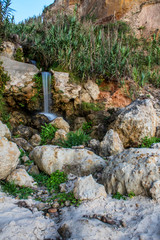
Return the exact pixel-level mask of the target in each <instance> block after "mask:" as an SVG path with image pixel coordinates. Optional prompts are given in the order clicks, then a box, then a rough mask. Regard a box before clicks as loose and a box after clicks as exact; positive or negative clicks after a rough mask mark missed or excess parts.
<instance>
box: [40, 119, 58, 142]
mask: <svg viewBox="0 0 160 240" xmlns="http://www.w3.org/2000/svg"><path fill="white" fill-rule="evenodd" d="M41 129H42V130H41V133H40V136H41V144H47V142H49V141H51V140H52V139H53V138H54V136H55V133H56V131H57V128H56V127H55V126H52V125H51V124H50V123H49V124H46V123H45V125H44V126H42V127H41Z"/></svg>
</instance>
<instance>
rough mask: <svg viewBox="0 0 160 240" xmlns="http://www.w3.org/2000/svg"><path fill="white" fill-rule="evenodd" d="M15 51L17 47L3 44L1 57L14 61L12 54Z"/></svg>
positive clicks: (12, 44) (6, 43)
mask: <svg viewBox="0 0 160 240" xmlns="http://www.w3.org/2000/svg"><path fill="white" fill-rule="evenodd" d="M16 49H17V46H16V45H15V44H14V43H11V42H8V41H7V42H3V44H2V53H1V55H2V56H5V57H8V58H11V59H14V54H15V51H16Z"/></svg>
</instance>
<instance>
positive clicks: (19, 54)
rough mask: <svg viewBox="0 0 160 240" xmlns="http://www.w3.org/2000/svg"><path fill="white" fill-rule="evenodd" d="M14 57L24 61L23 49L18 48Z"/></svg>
mask: <svg viewBox="0 0 160 240" xmlns="http://www.w3.org/2000/svg"><path fill="white" fill-rule="evenodd" d="M14 59H15V60H16V61H18V62H24V55H23V49H22V48H17V50H16V52H15V55H14Z"/></svg>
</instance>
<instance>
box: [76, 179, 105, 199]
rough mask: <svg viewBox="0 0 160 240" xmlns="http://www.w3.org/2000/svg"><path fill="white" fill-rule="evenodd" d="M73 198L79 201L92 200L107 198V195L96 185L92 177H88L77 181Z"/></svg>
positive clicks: (100, 186) (102, 188)
mask: <svg viewBox="0 0 160 240" xmlns="http://www.w3.org/2000/svg"><path fill="white" fill-rule="evenodd" d="M74 197H75V198H76V199H80V200H94V199H96V198H99V197H107V193H106V191H105V188H104V186H103V185H101V184H98V183H97V182H96V181H95V180H94V179H93V177H92V175H89V176H87V177H79V178H78V179H77V181H76V182H75V187H74Z"/></svg>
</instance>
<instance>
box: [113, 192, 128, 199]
mask: <svg viewBox="0 0 160 240" xmlns="http://www.w3.org/2000/svg"><path fill="white" fill-rule="evenodd" d="M112 198H115V199H118V200H120V199H123V200H126V197H125V196H123V195H122V194H120V193H119V192H117V193H116V194H114V195H113V196H112Z"/></svg>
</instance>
